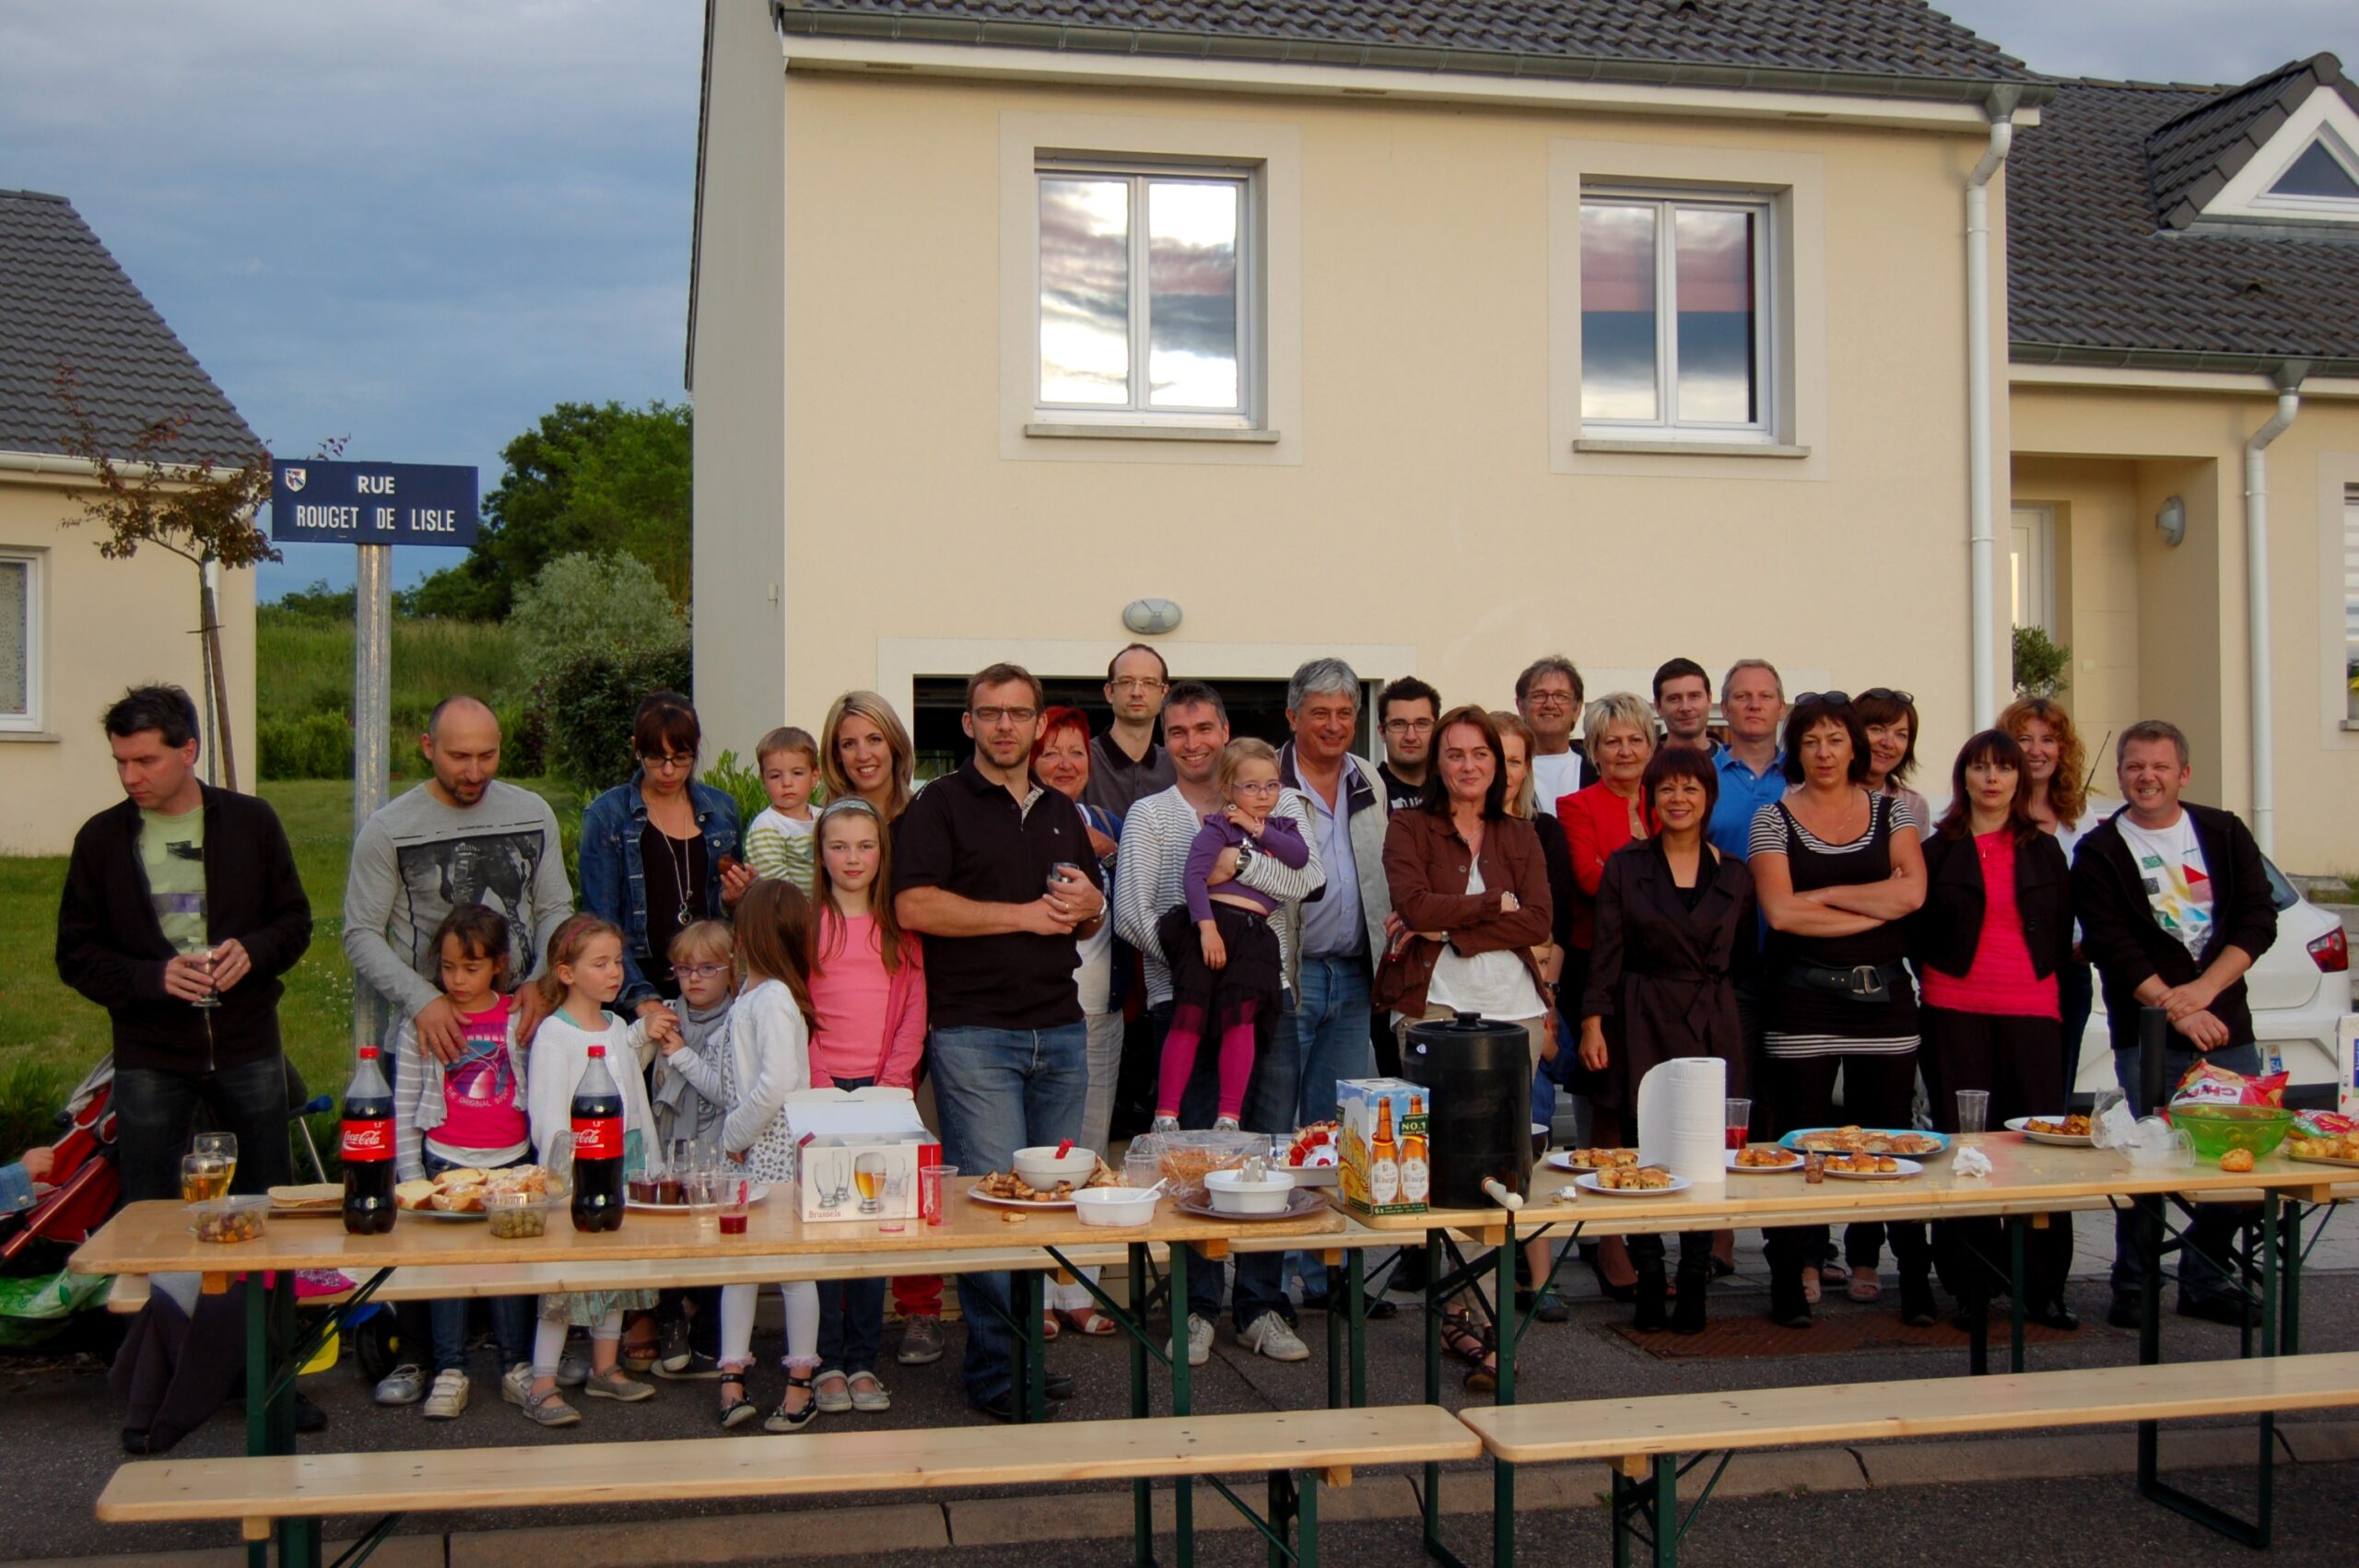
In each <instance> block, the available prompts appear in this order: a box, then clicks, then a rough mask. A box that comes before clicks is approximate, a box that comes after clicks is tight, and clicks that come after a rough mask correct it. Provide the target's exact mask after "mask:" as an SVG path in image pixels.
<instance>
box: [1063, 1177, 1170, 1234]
mask: <svg viewBox="0 0 2359 1568" xmlns="http://www.w3.org/2000/svg"><path fill="white" fill-rule="evenodd" d="M1158 1196H1160V1195H1159V1194H1155V1193H1151V1192H1150V1191H1149V1190H1148V1189H1147V1188H1144V1187H1085V1188H1082V1189H1081V1190H1080V1191H1078V1192H1076V1193H1074V1195H1073V1217H1074V1219H1076V1220H1079V1221H1080V1222H1081V1223H1083V1224H1085V1225H1104V1226H1107V1227H1109V1229H1110V1228H1112V1227H1115V1226H1121V1225H1144V1224H1145V1223H1147V1222H1148V1221H1150V1220H1152V1219H1154V1218H1155V1203H1156V1197H1158Z"/></svg>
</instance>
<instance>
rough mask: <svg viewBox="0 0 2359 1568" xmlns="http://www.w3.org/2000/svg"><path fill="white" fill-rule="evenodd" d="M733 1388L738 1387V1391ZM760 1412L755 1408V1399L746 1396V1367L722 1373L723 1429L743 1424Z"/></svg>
mask: <svg viewBox="0 0 2359 1568" xmlns="http://www.w3.org/2000/svg"><path fill="white" fill-rule="evenodd" d="M732 1388H734V1389H736V1390H737V1392H736V1393H734V1394H732V1393H731V1392H730V1390H731V1389H732ZM759 1413H760V1412H759V1411H757V1410H755V1408H754V1401H753V1400H751V1399H749V1398H745V1371H744V1369H742V1368H741V1369H739V1370H738V1371H735V1372H724V1373H722V1375H721V1429H722V1431H723V1432H727V1431H729V1430H730V1429H731V1428H733V1427H739V1426H743V1425H745V1423H746V1422H749V1421H751V1420H753V1419H754V1417H755V1416H757V1414H759Z"/></svg>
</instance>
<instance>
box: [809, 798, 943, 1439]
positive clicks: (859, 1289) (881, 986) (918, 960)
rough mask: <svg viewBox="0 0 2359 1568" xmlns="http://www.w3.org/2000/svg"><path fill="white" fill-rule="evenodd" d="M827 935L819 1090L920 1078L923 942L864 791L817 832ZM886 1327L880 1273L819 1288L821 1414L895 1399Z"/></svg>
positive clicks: (931, 1283)
mask: <svg viewBox="0 0 2359 1568" xmlns="http://www.w3.org/2000/svg"><path fill="white" fill-rule="evenodd" d="M813 836H814V837H816V839H817V840H818V851H819V852H818V855H817V863H816V868H815V872H814V883H815V886H816V891H817V894H818V898H817V900H816V902H817V904H818V915H819V930H818V936H817V940H816V943H815V944H814V945H815V948H816V951H815V952H814V954H813V955H812V964H811V973H810V985H811V1008H812V1012H813V1014H814V1015H815V1017H816V1020H817V1022H816V1024H814V1025H813V1027H812V1031H811V1082H812V1084H813V1086H814V1087H825V1086H827V1085H829V1084H832V1085H834V1086H835V1087H836V1088H839V1089H862V1088H866V1087H868V1086H869V1085H871V1084H882V1085H884V1086H885V1087H886V1088H889V1089H912V1088H915V1087H916V1085H917V1071H918V1057H919V1054H920V1052H921V1050H922V1048H923V1047H924V1045H925V965H924V960H923V957H922V954H921V949H920V946H919V943H918V939H917V937H916V935H915V934H914V933H910V932H904V931H903V930H901V929H900V927H899V926H898V924H896V923H895V921H894V919H893V901H892V900H891V899H890V898H880V897H876V896H874V894H875V891H876V889H878V888H880V887H889V886H891V885H892V880H893V873H892V845H891V837H890V835H889V833H888V831H887V830H886V826H885V824H884V822H883V820H882V819H881V818H879V817H878V816H877V814H876V808H875V807H874V806H872V805H870V804H869V803H868V802H866V801H863V800H862V799H861V798H860V797H859V796H857V795H847V796H844V797H842V798H841V799H839V800H836V801H833V802H829V804H828V806H827V810H826V811H824V812H822V813H819V823H818V826H817V828H816V831H815V833H814V835H813ZM893 1283H894V1291H895V1294H896V1296H897V1298H898V1299H899V1300H900V1301H901V1302H902V1303H903V1304H904V1305H903V1314H904V1316H909V1315H910V1306H911V1305H913V1304H916V1303H921V1302H922V1301H925V1300H928V1299H930V1300H931V1301H933V1303H934V1304H935V1305H934V1307H933V1310H934V1311H936V1312H939V1311H940V1310H941V1308H940V1305H939V1303H940V1301H941V1289H942V1285H941V1281H939V1280H938V1279H933V1278H930V1277H928V1278H919V1279H910V1280H896V1281H894V1282H893ZM884 1331H885V1282H884V1281H882V1280H828V1281H821V1283H820V1285H819V1375H818V1378H817V1380H816V1385H815V1387H814V1392H815V1394H816V1398H817V1401H818V1406H819V1409H820V1410H825V1411H828V1412H830V1413H837V1412H841V1411H844V1410H860V1411H863V1412H866V1413H874V1412H875V1411H878V1410H888V1409H890V1408H891V1406H892V1396H891V1395H890V1394H888V1393H886V1388H885V1384H884V1382H883V1380H882V1379H880V1378H879V1377H878V1376H877V1375H876V1356H877V1350H878V1341H879V1340H881V1339H882V1338H883V1336H884Z"/></svg>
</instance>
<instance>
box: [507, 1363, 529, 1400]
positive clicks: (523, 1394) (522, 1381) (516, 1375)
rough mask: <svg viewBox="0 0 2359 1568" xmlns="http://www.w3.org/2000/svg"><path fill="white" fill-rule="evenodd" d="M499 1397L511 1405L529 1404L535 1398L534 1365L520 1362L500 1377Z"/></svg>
mask: <svg viewBox="0 0 2359 1568" xmlns="http://www.w3.org/2000/svg"><path fill="white" fill-rule="evenodd" d="M499 1397H500V1398H503V1399H505V1400H507V1401H508V1402H509V1403H510V1404H511V1405H522V1404H526V1403H529V1402H530V1401H531V1399H532V1398H533V1363H531V1362H529V1361H520V1362H518V1363H516V1364H515V1365H514V1366H511V1367H510V1368H509V1369H508V1370H507V1371H505V1372H503V1373H501V1374H500V1375H499Z"/></svg>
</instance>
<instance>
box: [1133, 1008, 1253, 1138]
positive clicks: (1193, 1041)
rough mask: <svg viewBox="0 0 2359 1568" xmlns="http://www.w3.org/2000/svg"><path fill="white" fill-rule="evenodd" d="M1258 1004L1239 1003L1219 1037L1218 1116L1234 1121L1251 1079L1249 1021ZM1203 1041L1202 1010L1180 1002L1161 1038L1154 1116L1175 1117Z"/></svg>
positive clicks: (1237, 1116) (1242, 1112)
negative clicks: (1159, 1076)
mask: <svg viewBox="0 0 2359 1568" xmlns="http://www.w3.org/2000/svg"><path fill="white" fill-rule="evenodd" d="M1261 1007H1262V1004H1261V1003H1260V1002H1258V1001H1243V1002H1239V1003H1238V1006H1237V1015H1236V1017H1235V1019H1234V1020H1233V1021H1232V1022H1231V1023H1230V1024H1229V1026H1228V1028H1227V1029H1226V1031H1225V1032H1224V1033H1223V1034H1222V1035H1221V1037H1220V1114H1221V1115H1222V1116H1225V1117H1228V1118H1229V1119H1230V1120H1231V1121H1235V1120H1237V1119H1238V1118H1239V1117H1242V1116H1243V1115H1244V1114H1245V1083H1246V1080H1248V1079H1250V1077H1252V1075H1253V1018H1254V1014H1255V1013H1257V1012H1260V1011H1261ZM1203 1037H1204V1010H1203V1008H1201V1007H1198V1006H1196V1005H1195V1004H1194V1003H1192V1002H1181V1003H1180V1005H1179V1006H1178V1007H1177V1008H1175V1009H1174V1010H1173V1011H1172V1013H1171V1028H1170V1030H1169V1032H1168V1033H1167V1034H1166V1035H1165V1036H1163V1077H1162V1083H1161V1085H1160V1087H1159V1091H1158V1093H1157V1094H1156V1100H1155V1114H1156V1116H1159V1117H1177V1116H1178V1115H1179V1114H1180V1095H1181V1094H1183V1093H1184V1092H1185V1091H1186V1090H1187V1087H1188V1078H1189V1075H1190V1074H1191V1073H1193V1072H1194V1071H1196V1047H1197V1046H1198V1045H1199V1044H1201V1043H1202V1042H1203Z"/></svg>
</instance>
